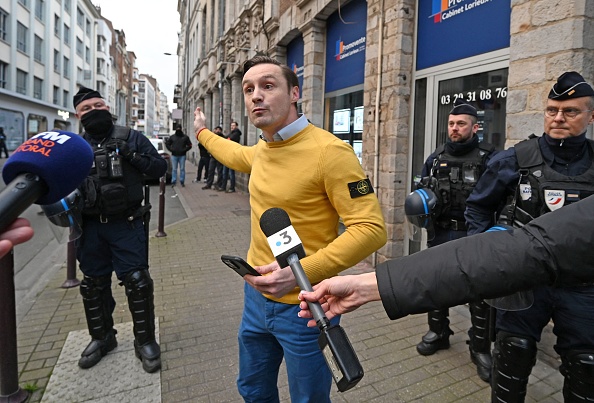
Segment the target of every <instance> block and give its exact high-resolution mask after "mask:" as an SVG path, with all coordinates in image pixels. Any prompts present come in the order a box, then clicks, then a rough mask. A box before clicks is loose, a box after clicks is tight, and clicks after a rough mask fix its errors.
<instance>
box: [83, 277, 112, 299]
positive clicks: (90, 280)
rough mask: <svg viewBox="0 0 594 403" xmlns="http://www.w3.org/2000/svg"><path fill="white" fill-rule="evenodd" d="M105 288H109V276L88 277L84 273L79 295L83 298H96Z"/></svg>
mask: <svg viewBox="0 0 594 403" xmlns="http://www.w3.org/2000/svg"><path fill="white" fill-rule="evenodd" d="M106 289H109V290H111V276H101V277H90V276H87V275H86V274H85V275H84V276H83V279H82V280H81V282H80V295H82V297H83V298H85V299H90V298H96V297H98V296H99V295H101V294H102V293H103V292H104V291H105V290H106Z"/></svg>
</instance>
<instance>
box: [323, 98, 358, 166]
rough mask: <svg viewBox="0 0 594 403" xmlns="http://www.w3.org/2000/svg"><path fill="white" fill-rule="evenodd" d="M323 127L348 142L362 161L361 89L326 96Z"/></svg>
mask: <svg viewBox="0 0 594 403" xmlns="http://www.w3.org/2000/svg"><path fill="white" fill-rule="evenodd" d="M325 111H326V114H325V119H324V128H325V129H326V130H328V131H329V132H331V133H333V134H334V135H335V136H337V137H338V138H340V139H342V140H343V141H345V142H346V143H348V144H350V145H351V146H352V147H353V150H354V151H355V154H357V157H358V158H359V161H362V153H363V141H362V133H363V117H364V115H363V91H362V90H360V91H354V92H350V93H347V94H343V95H337V96H333V97H328V98H326V105H325Z"/></svg>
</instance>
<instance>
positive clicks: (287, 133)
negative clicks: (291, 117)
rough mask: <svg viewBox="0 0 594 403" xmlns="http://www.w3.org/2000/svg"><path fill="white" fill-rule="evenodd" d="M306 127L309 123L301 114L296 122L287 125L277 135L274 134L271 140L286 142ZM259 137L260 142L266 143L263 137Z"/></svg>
mask: <svg viewBox="0 0 594 403" xmlns="http://www.w3.org/2000/svg"><path fill="white" fill-rule="evenodd" d="M307 125H309V121H308V120H307V118H306V117H305V115H304V114H301V115H300V116H299V118H298V119H297V120H296V121H294V122H292V123H289V124H288V125H287V126H285V127H283V128H282V129H280V130H279V131H278V132H277V133H275V134H274V136H272V140H273V141H283V140H288V139H290V138H291V137H293V136H294V135H296V134H297V133H299V132H300V131H301V130H303V129H305V128H306V127H307ZM260 137H261V138H262V140H264V141H266V138H265V137H264V136H260Z"/></svg>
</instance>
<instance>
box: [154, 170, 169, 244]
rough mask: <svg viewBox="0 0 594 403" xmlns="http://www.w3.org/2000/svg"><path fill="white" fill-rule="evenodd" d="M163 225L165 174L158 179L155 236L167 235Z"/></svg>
mask: <svg viewBox="0 0 594 403" xmlns="http://www.w3.org/2000/svg"><path fill="white" fill-rule="evenodd" d="M164 225H165V175H163V176H161V179H160V181H159V224H158V227H157V233H156V234H155V237H157V238H161V237H164V236H167V234H166V233H165V231H164V229H163V228H164Z"/></svg>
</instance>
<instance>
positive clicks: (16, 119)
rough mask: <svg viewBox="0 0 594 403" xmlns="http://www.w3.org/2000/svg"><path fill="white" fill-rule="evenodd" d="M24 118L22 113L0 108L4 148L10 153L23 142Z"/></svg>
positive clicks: (0, 125)
mask: <svg viewBox="0 0 594 403" xmlns="http://www.w3.org/2000/svg"><path fill="white" fill-rule="evenodd" d="M24 120H25V117H24V115H23V113H22V112H20V111H19V112H17V111H11V110H7V109H2V108H0V127H3V128H4V134H5V135H6V147H7V148H8V149H9V150H10V151H12V150H14V149H16V148H17V147H18V146H19V145H20V144H21V143H22V142H23V130H24V128H25V125H24Z"/></svg>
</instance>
